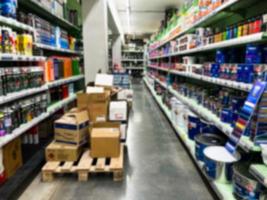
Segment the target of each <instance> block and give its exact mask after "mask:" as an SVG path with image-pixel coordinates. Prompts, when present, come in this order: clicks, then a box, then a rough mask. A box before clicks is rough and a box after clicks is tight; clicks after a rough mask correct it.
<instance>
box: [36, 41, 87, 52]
mask: <svg viewBox="0 0 267 200" xmlns="http://www.w3.org/2000/svg"><path fill="white" fill-rule="evenodd" d="M34 46H35V47H37V48H40V49H44V50H49V51H54V52H61V53H68V54H75V55H82V54H83V52H81V51H74V50H70V49H62V48H57V47H53V46H50V45H45V44H41V43H34Z"/></svg>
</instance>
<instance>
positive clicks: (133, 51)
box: [122, 50, 144, 53]
mask: <svg viewBox="0 0 267 200" xmlns="http://www.w3.org/2000/svg"><path fill="white" fill-rule="evenodd" d="M122 52H123V53H144V51H136V50H123V51H122Z"/></svg>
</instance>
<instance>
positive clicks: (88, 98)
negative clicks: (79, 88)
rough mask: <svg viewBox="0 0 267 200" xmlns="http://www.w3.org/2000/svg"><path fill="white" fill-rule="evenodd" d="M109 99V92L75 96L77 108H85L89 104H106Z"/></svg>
mask: <svg viewBox="0 0 267 200" xmlns="http://www.w3.org/2000/svg"><path fill="white" fill-rule="evenodd" d="M109 98H110V92H107V91H105V92H103V93H91V94H86V93H81V94H77V104H78V108H87V106H88V105H89V104H90V103H95V102H106V101H109Z"/></svg>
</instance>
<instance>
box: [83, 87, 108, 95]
mask: <svg viewBox="0 0 267 200" xmlns="http://www.w3.org/2000/svg"><path fill="white" fill-rule="evenodd" d="M103 92H104V88H103V87H87V88H86V93H87V94H92V93H94V94H95V93H103Z"/></svg>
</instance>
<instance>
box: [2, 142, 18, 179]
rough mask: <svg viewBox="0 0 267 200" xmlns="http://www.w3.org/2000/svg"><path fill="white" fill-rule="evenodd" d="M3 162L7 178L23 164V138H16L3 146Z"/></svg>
mask: <svg viewBox="0 0 267 200" xmlns="http://www.w3.org/2000/svg"><path fill="white" fill-rule="evenodd" d="M3 163H4V167H5V172H6V175H7V178H9V177H11V176H13V175H14V174H15V173H16V171H17V170H18V169H19V168H20V167H21V166H22V154H21V140H20V138H16V139H14V140H12V141H11V142H10V143H8V144H7V145H5V146H4V147H3Z"/></svg>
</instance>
